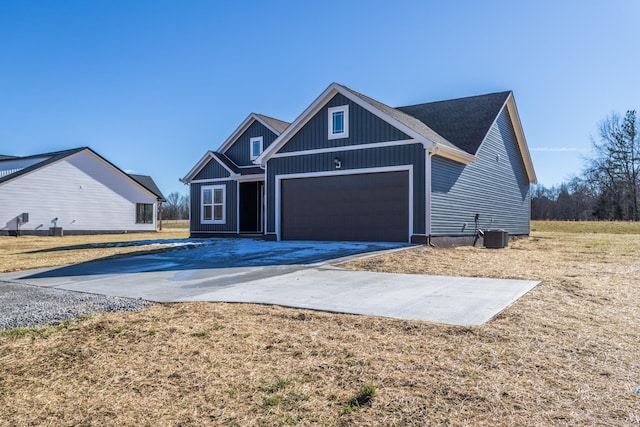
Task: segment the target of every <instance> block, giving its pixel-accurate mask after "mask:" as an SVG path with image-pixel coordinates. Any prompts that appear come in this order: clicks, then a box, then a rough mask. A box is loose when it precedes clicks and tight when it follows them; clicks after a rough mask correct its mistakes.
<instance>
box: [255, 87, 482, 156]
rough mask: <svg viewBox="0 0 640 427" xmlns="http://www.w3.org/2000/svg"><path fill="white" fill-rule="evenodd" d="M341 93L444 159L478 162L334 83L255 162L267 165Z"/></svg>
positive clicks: (395, 112)
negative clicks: (273, 156) (435, 150)
mask: <svg viewBox="0 0 640 427" xmlns="http://www.w3.org/2000/svg"><path fill="white" fill-rule="evenodd" d="M338 93H340V94H341V95H343V96H345V97H346V98H348V99H349V100H351V101H352V102H354V103H356V104H358V105H359V106H361V107H362V108H364V109H366V110H368V111H369V112H370V113H372V114H374V115H376V116H378V117H379V118H381V119H382V120H384V121H386V122H387V123H389V124H391V125H392V126H395V127H396V128H398V129H399V130H400V131H402V132H404V133H406V134H407V135H409V136H410V137H412V138H414V139H415V140H416V142H419V143H422V144H423V145H424V146H425V148H427V149H433V148H436V149H438V153H439V155H441V156H444V157H448V158H450V159H452V160H455V161H458V162H462V163H470V162H472V161H473V160H475V156H474V155H473V154H469V153H467V152H466V151H464V150H461V149H460V148H458V147H456V146H455V145H454V144H452V143H451V142H450V141H448V140H447V139H446V138H444V137H443V136H441V135H439V134H438V133H437V132H436V131H434V130H433V129H431V128H430V127H429V126H428V125H427V124H425V123H423V122H422V121H420V120H418V119H416V118H415V117H412V116H410V115H409V114H407V113H405V112H403V111H400V110H398V109H396V108H392V107H389V106H388V105H386V104H383V103H382V102H379V101H376V100H375V99H372V98H369V97H368V96H365V95H363V94H361V93H359V92H356V91H354V90H352V89H349V88H347V87H346V86H343V85H340V84H338V83H331V84H330V85H329V87H327V88H326V89H325V90H324V92H322V93H321V94H320V96H318V98H316V100H315V101H314V102H313V103H311V105H309V107H307V109H306V110H304V111H303V112H302V114H300V116H298V118H297V119H296V120H294V121H293V123H291V125H289V127H287V128H286V129H285V130H284V131H283V132H282V134H281V135H280V136H279V137H278V138H277V139H276V140H275V141H274V142H273V143H271V145H270V146H269V147H267V149H266V150H264V151H263V152H262V154H261V155H260V156H259V157H258V158H257V159H256V160H255V161H254V163H256V164H262V165H264V164H266V162H267V160H268V159H269V158H270V157H271V156H272V155H274V154H275V153H277V152H278V150H279V149H280V148H282V146H283V145H284V144H286V143H287V141H289V139H290V138H292V137H293V136H294V135H295V134H296V133H297V132H298V131H299V130H300V129H301V128H302V127H303V126H304V125H305V124H306V123H307V122H308V121H309V120H311V118H312V117H313V116H314V115H315V114H316V113H318V111H320V110H321V109H322V108H323V107H324V106H325V105H326V104H327V103H328V102H329V101H330V100H331V99H332V98H333V97H334V96H335V95H336V94H338Z"/></svg>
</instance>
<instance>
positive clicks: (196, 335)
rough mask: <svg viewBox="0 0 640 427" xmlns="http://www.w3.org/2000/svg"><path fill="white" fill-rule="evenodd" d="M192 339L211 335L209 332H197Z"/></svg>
mask: <svg viewBox="0 0 640 427" xmlns="http://www.w3.org/2000/svg"><path fill="white" fill-rule="evenodd" d="M191 336H192V337H210V336H211V333H210V332H209V331H197V332H193V333H192V334H191Z"/></svg>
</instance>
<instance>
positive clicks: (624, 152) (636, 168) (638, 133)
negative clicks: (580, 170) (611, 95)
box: [585, 110, 640, 221]
mask: <svg viewBox="0 0 640 427" xmlns="http://www.w3.org/2000/svg"><path fill="white" fill-rule="evenodd" d="M592 143H593V148H594V152H595V156H594V158H593V159H591V160H590V162H589V165H588V167H587V169H586V171H585V178H586V179H587V180H588V181H589V182H590V183H591V184H593V185H597V186H598V188H599V193H600V196H599V199H598V207H597V213H598V217H600V218H603V219H620V220H634V221H638V220H640V215H639V213H638V192H639V187H640V180H639V178H640V124H639V122H638V118H637V115H636V111H635V110H629V111H627V112H626V114H625V115H624V117H620V115H619V114H617V113H612V114H611V115H610V116H609V117H607V118H606V119H605V120H603V121H602V122H601V123H600V139H599V140H598V141H595V140H594V141H592Z"/></svg>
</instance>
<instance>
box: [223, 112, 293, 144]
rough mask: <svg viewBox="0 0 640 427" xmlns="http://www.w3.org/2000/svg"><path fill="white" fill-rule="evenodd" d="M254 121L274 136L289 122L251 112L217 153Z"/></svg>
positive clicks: (231, 142)
mask: <svg viewBox="0 0 640 427" xmlns="http://www.w3.org/2000/svg"><path fill="white" fill-rule="evenodd" d="M255 121H258V122H260V123H261V124H262V125H264V126H265V127H266V128H267V129H269V130H270V131H271V132H273V133H274V134H275V135H276V136H280V134H281V133H282V132H283V131H284V130H285V129H286V128H287V127H288V126H289V123H287V122H284V121H282V120H278V119H274V118H273V117H269V116H265V115H264V114H257V113H251V114H249V116H248V117H247V118H246V119H244V121H243V122H242V123H240V126H238V127H237V128H236V130H234V131H233V133H232V134H231V135H229V137H228V138H227V139H226V140H225V141H224V142H223V143H222V145H221V146H220V147H219V148H218V149H217V150H216V151H217V152H219V153H224V152H225V151H227V150H228V149H229V148H230V147H231V146H232V145H233V143H234V142H236V140H237V139H238V138H239V137H240V135H242V134H243V133H244V132H245V131H246V130H247V129H249V126H251V125H252V124H253V122H255Z"/></svg>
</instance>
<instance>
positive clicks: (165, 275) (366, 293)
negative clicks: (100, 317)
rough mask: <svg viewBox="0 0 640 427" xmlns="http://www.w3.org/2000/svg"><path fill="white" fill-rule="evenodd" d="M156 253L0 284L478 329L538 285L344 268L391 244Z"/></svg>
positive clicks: (212, 244) (197, 245)
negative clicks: (255, 305) (340, 264)
mask: <svg viewBox="0 0 640 427" xmlns="http://www.w3.org/2000/svg"><path fill="white" fill-rule="evenodd" d="M176 245H177V246H178V247H176V249H174V250H171V251H166V252H161V253H158V254H150V255H141V256H132V257H126V258H115V259H104V260H98V261H92V262H88V263H83V264H77V265H72V266H66V267H59V268H52V269H42V270H32V271H22V272H15V273H7V274H2V275H0V281H2V282H8V283H22V284H29V285H36V286H45V287H51V288H58V289H66V290H71V291H81V292H89V293H97V294H103V295H111V296H121V297H129V298H142V299H146V300H150V301H158V302H184V301H224V302H247V303H263V304H276V305H281V306H288V307H299V308H308V309H315V310H323V311H331V312H341V313H353V314H365V315H374V316H384V317H393V318H402V319H413V320H425V321H431V322H439V323H448V324H455V325H479V324H482V323H484V322H486V321H487V320H489V319H491V318H492V317H493V316H495V315H496V314H497V313H499V312H500V311H502V310H503V309H504V308H506V307H507V306H509V305H510V304H512V303H513V302H514V301H516V300H517V299H518V298H520V297H521V296H522V295H524V294H525V293H527V292H528V291H530V290H531V289H532V288H533V287H535V286H536V285H537V284H538V283H539V282H536V281H523V280H502V279H482V278H459V277H440V276H422V275H408V274H389V273H372V272H359V271H350V270H343V269H340V268H337V267H335V264H336V263H338V262H339V261H342V260H344V259H348V258H352V257H361V256H368V255H371V254H373V253H378V252H381V251H390V250H402V249H403V246H406V245H398V244H386V243H333V242H265V241H262V240H249V239H210V240H209V239H207V240H193V241H179V242H176Z"/></svg>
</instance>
